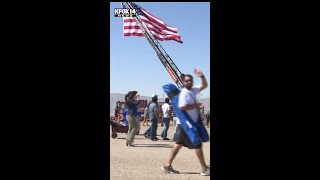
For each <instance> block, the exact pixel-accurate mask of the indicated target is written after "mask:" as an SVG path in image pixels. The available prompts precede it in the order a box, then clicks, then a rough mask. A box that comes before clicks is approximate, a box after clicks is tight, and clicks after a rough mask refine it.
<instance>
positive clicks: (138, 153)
mask: <svg viewBox="0 0 320 180" xmlns="http://www.w3.org/2000/svg"><path fill="white" fill-rule="evenodd" d="M163 128H164V127H161V126H160V124H159V126H158V130H157V134H158V135H160V133H161V131H162V130H163ZM110 129H111V128H110ZM146 129H147V127H146V126H142V125H141V130H140V134H139V135H136V136H135V144H136V146H135V147H127V146H126V145H125V143H126V140H125V138H126V135H125V134H124V133H117V135H118V137H117V138H115V139H113V138H111V135H110V179H111V180H127V179H130V180H143V179H146V180H147V179H148V180H162V179H166V180H169V179H170V180H175V179H190V180H191V179H210V176H200V174H199V173H200V171H201V167H200V163H199V161H198V159H197V157H196V154H195V152H194V150H189V149H187V148H185V147H183V148H181V150H180V152H179V153H178V155H177V156H176V158H175V160H174V161H173V164H172V166H173V168H174V169H176V170H178V171H180V174H164V173H162V171H161V169H160V168H161V166H162V165H163V164H164V162H165V160H166V159H167V158H168V155H169V154H170V152H171V149H172V146H173V145H174V142H173V141H172V137H173V132H174V129H175V126H174V125H171V126H170V128H169V131H168V138H169V139H170V140H168V141H164V140H162V139H159V140H158V141H151V140H149V139H146V138H145V137H144V136H143V132H144V131H145V130H146ZM207 130H208V132H209V128H207ZM110 133H111V130H110ZM209 133H210V132H209ZM158 138H161V137H160V136H158ZM203 152H204V156H205V159H206V163H209V159H210V142H206V143H203Z"/></svg>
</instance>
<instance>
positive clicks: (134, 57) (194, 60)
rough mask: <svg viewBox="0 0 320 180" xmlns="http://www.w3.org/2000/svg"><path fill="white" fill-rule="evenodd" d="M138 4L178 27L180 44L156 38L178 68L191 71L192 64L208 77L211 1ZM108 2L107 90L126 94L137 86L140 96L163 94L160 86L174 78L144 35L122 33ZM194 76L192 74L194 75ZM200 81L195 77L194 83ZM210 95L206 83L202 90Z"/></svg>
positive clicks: (203, 94) (188, 72) (112, 6)
mask: <svg viewBox="0 0 320 180" xmlns="http://www.w3.org/2000/svg"><path fill="white" fill-rule="evenodd" d="M137 4H138V5H140V6H141V7H143V8H144V9H146V10H147V11H149V12H150V13H152V14H153V15H154V16H156V17H158V18H160V19H162V20H163V21H164V22H165V23H166V24H167V25H170V26H172V27H176V28H178V29H179V31H178V33H179V34H180V35H181V39H182V41H183V44H180V43H178V42H176V41H159V42H160V44H161V45H162V47H163V48H164V49H165V50H166V52H167V53H168V54H169V56H170V57H171V59H172V60H173V61H174V63H175V64H176V66H177V67H178V68H179V70H180V71H181V72H182V73H184V74H191V75H194V73H193V69H194V68H195V67H197V68H199V69H200V70H202V72H203V73H204V75H205V76H206V77H207V80H208V81H210V4H209V2H197V3H194V2H182V3H179V2H137ZM114 8H121V5H120V2H112V3H111V6H110V23H111V24H110V93H122V94H125V93H127V92H128V91H132V90H136V91H138V92H139V93H140V94H141V95H142V96H151V95H152V94H154V93H155V94H158V95H159V97H161V98H162V97H165V94H164V92H163V90H162V86H163V85H164V84H167V83H173V84H174V82H173V80H172V79H171V77H170V76H169V74H168V73H167V71H166V70H165V68H164V66H163V65H162V63H161V62H160V60H159V58H158V56H157V55H156V53H155V51H154V50H153V48H152V47H151V45H150V44H149V42H148V41H147V39H146V38H145V37H138V36H130V37H124V36H123V19H122V18H121V17H114ZM194 77H195V76H194ZM199 83H200V78H197V77H195V79H194V85H198V84H199ZM201 94H202V97H203V98H206V97H210V84H209V87H208V88H207V89H205V90H203V91H202V92H201Z"/></svg>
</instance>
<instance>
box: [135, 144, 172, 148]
mask: <svg viewBox="0 0 320 180" xmlns="http://www.w3.org/2000/svg"><path fill="white" fill-rule="evenodd" d="M134 147H156V148H173V145H171V144H135V145H134Z"/></svg>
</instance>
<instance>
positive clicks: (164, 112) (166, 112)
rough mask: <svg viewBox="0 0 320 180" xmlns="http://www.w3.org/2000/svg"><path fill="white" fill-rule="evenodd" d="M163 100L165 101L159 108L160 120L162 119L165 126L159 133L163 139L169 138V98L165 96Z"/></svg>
mask: <svg viewBox="0 0 320 180" xmlns="http://www.w3.org/2000/svg"><path fill="white" fill-rule="evenodd" d="M164 101H165V103H164V104H163V105H162V106H161V109H162V120H163V123H164V125H165V127H164V129H163V131H162V133H161V137H162V138H163V140H169V138H167V135H168V130H169V126H170V105H169V98H166V99H165V100H164Z"/></svg>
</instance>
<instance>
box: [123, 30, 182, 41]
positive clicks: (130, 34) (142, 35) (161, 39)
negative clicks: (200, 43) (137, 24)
mask: <svg viewBox="0 0 320 180" xmlns="http://www.w3.org/2000/svg"><path fill="white" fill-rule="evenodd" d="M123 35H124V36H140V37H144V34H143V33H136V32H134V33H123ZM155 38H156V39H157V40H159V41H168V40H174V41H177V42H179V43H182V41H181V40H180V39H175V38H168V37H166V38H159V37H156V36H155Z"/></svg>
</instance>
